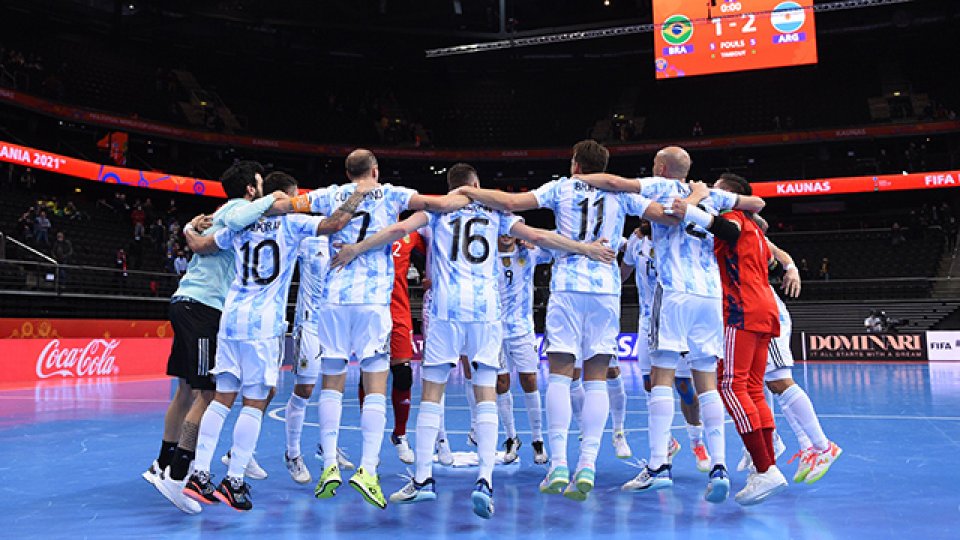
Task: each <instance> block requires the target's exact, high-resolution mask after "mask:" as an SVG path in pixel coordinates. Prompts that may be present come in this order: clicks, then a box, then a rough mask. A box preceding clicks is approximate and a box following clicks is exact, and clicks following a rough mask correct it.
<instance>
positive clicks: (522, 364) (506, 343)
mask: <svg viewBox="0 0 960 540" xmlns="http://www.w3.org/2000/svg"><path fill="white" fill-rule="evenodd" d="M500 364H501V366H502V367H501V368H500V374H504V373H510V372H511V371H516V372H517V373H537V372H538V371H540V354H539V353H538V352H537V340H536V339H535V338H534V336H533V334H523V335H522V336H513V337H508V338H503V344H502V345H501V347H500Z"/></svg>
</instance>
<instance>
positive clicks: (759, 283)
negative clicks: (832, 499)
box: [674, 173, 787, 506]
mask: <svg viewBox="0 0 960 540" xmlns="http://www.w3.org/2000/svg"><path fill="white" fill-rule="evenodd" d="M716 188H717V189H720V190H723V191H727V192H730V193H735V194H737V195H740V196H749V195H752V193H753V191H752V189H751V187H750V184H749V183H748V182H747V181H746V180H745V179H744V178H743V177H741V176H738V175H736V174H732V173H724V174H722V175H721V176H720V179H719V180H718V181H717V183H716ZM674 209H675V210H676V211H678V212H681V213H682V212H683V211H684V210H685V208H678V207H676V206H675V207H674ZM723 219H726V220H727V221H729V222H730V223H731V224H733V225H734V226H735V227H736V228H737V230H738V231H739V233H738V234H737V235H736V238H735V239H733V238H731V239H729V240H725V239H720V240H717V241H716V242H715V243H714V252H715V253H716V256H717V262H718V264H719V268H720V279H721V283H722V284H723V319H724V325H725V326H724V353H723V360H721V361H720V364H719V373H718V375H717V377H718V379H719V382H720V388H721V392H720V395H721V397H722V398H723V403H724V405H725V406H726V408H727V412H729V414H730V416H731V417H732V418H733V420H734V424H735V425H736V427H737V432H738V433H739V434H740V438H741V439H742V440H743V444H744V446H745V447H746V449H747V452H748V453H749V454H750V457H751V458H752V460H753V465H754V467H755V471H756V474H751V475H750V477H749V478H748V479H747V485H746V487H744V488H743V490H741V491H740V492H738V493H737V495H736V497H735V499H736V501H737V502H738V503H740V504H742V505H744V506H748V505H753V504H759V503H761V502H763V501H765V500H766V499H768V498H769V497H771V496H772V495H774V494H776V493H778V492H779V491H781V490H783V489H784V488H786V487H787V480H786V479H785V478H784V477H783V474H782V473H781V472H780V469H779V468H778V467H777V465H776V462H777V458H776V455H775V454H774V448H773V431H774V427H775V425H774V420H773V413H772V412H771V410H770V408H769V406H768V405H767V401H766V399H765V398H764V393H763V374H764V372H765V371H766V366H767V351H768V349H769V346H770V340H771V339H772V338H773V337H774V336H776V335H778V334H779V333H780V320H779V316H778V314H777V304H776V302H775V301H774V296H775V295H774V294H773V291H772V290H771V289H770V276H769V272H768V263H769V261H770V260H771V259H772V258H773V255H772V253H771V252H770V248H769V247H768V246H767V242H766V238H765V237H764V234H763V231H761V230H760V228H759V227H758V226H757V224H756V223H755V222H754V220H753V219H752V218H751V216H748V215H747V214H745V213H744V212H741V211H739V210H730V211H727V212H724V213H723Z"/></svg>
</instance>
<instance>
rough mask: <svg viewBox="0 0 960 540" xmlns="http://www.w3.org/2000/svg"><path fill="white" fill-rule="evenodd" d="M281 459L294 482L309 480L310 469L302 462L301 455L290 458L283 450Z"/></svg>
mask: <svg viewBox="0 0 960 540" xmlns="http://www.w3.org/2000/svg"><path fill="white" fill-rule="evenodd" d="M283 461H284V462H286V464H287V471H289V472H290V478H293V481H294V482H296V483H298V484H306V483H308V482H310V480H311V478H310V469H308V468H307V464H306V463H304V462H303V456H302V455H300V456H297V457H295V458H293V459H290V458H288V457H287V454H286V452H284V454H283Z"/></svg>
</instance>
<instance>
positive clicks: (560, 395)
mask: <svg viewBox="0 0 960 540" xmlns="http://www.w3.org/2000/svg"><path fill="white" fill-rule="evenodd" d="M549 380H550V383H549V384H548V385H547V432H548V434H549V435H550V466H551V467H553V468H555V467H560V466H563V467H566V466H567V434H568V433H569V432H570V417H571V416H572V415H573V410H572V409H571V406H570V377H565V376H563V375H558V374H553V373H551V374H550V379H549Z"/></svg>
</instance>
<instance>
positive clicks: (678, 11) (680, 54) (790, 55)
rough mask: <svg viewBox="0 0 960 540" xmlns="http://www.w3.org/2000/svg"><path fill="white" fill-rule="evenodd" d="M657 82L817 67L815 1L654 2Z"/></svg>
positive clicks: (656, 0)
mask: <svg viewBox="0 0 960 540" xmlns="http://www.w3.org/2000/svg"><path fill="white" fill-rule="evenodd" d="M653 20H654V23H655V28H654V58H655V65H656V74H657V78H658V79H668V78H674V77H689V76H691V75H708V74H711V73H728V72H731V71H743V70H749V69H764V68H774V67H783V66H798V65H803V64H816V63H817V33H816V27H815V25H814V19H813V0H653Z"/></svg>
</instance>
